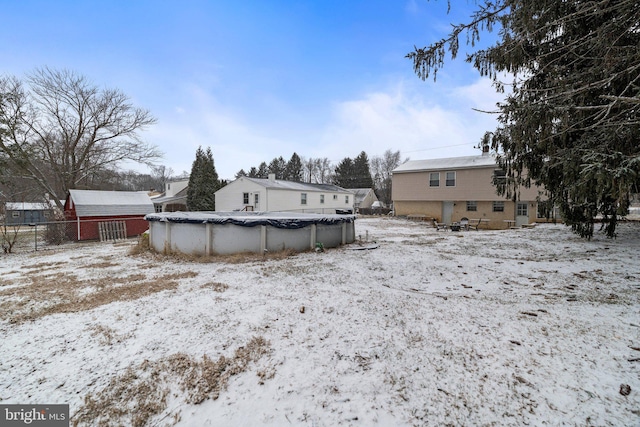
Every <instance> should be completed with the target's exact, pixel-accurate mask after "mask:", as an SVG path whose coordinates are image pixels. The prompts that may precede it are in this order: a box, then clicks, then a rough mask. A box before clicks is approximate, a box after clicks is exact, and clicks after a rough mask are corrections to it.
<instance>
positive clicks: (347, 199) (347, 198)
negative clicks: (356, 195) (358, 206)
mask: <svg viewBox="0 0 640 427" xmlns="http://www.w3.org/2000/svg"><path fill="white" fill-rule="evenodd" d="M344 202H345V203H346V204H347V205H348V204H349V196H344Z"/></svg>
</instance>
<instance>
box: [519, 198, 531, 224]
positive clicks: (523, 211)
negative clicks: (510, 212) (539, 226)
mask: <svg viewBox="0 0 640 427" xmlns="http://www.w3.org/2000/svg"><path fill="white" fill-rule="evenodd" d="M522 224H529V203H528V202H518V204H517V205H516V227H520V226H521V225H522Z"/></svg>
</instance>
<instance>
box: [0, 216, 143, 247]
mask: <svg viewBox="0 0 640 427" xmlns="http://www.w3.org/2000/svg"><path fill="white" fill-rule="evenodd" d="M132 219H136V220H138V221H139V220H140V219H142V218H128V220H132ZM86 224H92V225H93V226H94V227H95V228H96V230H98V231H97V233H96V238H93V239H89V240H92V241H110V242H113V241H118V240H124V239H127V238H128V237H127V227H126V221H123V220H118V221H110V220H104V219H100V220H80V221H78V220H73V221H64V220H61V221H51V222H38V223H31V224H0V244H1V245H2V252H0V254H2V253H4V254H8V253H24V252H38V251H46V250H51V249H57V248H64V247H65V246H70V245H69V243H75V242H77V235H78V231H79V229H80V227H81V226H83V225H86Z"/></svg>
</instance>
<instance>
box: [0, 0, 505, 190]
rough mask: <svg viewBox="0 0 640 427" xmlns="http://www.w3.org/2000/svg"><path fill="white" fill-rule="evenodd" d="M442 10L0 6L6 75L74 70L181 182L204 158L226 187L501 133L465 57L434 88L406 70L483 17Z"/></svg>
mask: <svg viewBox="0 0 640 427" xmlns="http://www.w3.org/2000/svg"><path fill="white" fill-rule="evenodd" d="M446 3H447V2H446V1H444V0H440V1H430V2H429V1H426V0H409V1H390V0H388V1H377V0H368V1H360V0H352V1H350V0H341V1H333V0H326V1H320V0H317V1H311V0H307V1H294V0H291V1H284V0H282V1H276V0H263V1H250V0H246V1H242V0H238V1H231V0H229V1H204V0H202V1H195V0H184V1H176V0H174V1H163V0H155V1H152V0H139V1H136V0H130V1H120V0H110V1H97V0H96V1H87V0H85V1H81V0H77V1H65V0H57V1H49V0H45V1H34V0H20V1H16V0H0V16H1V17H2V20H1V22H2V25H0V57H2V62H1V64H2V65H0V73H2V74H12V75H16V76H24V75H26V74H27V73H29V72H31V71H33V69H34V68H36V67H42V66H48V67H52V68H65V69H70V70H74V71H76V72H78V73H80V74H83V75H85V76H86V77H88V78H89V79H90V80H92V81H93V82H94V83H96V84H97V85H99V86H104V87H109V88H119V89H120V90H122V91H123V92H124V93H126V94H127V95H128V96H129V97H130V98H131V99H132V101H133V103H134V104H135V105H136V106H139V107H144V108H147V109H149V110H150V111H151V112H152V114H153V115H154V116H155V117H156V118H157V119H158V123H157V124H156V125H154V126H153V127H151V128H149V129H148V130H147V131H145V132H144V133H143V134H142V136H143V138H144V139H145V140H147V141H149V142H152V143H154V144H156V145H157V146H158V147H159V148H160V149H161V150H162V151H163V152H164V154H165V157H164V159H163V160H162V161H161V163H162V164H164V165H166V166H168V167H171V168H172V169H173V170H174V172H175V173H176V174H179V173H181V172H183V171H189V170H190V169H191V164H192V162H193V160H194V158H195V151H196V149H197V148H198V146H203V147H211V149H212V152H213V156H214V160H215V165H216V169H217V171H218V174H219V175H220V176H221V178H227V179H231V178H233V176H234V174H235V173H236V172H237V171H239V170H240V169H245V170H248V169H249V168H251V167H252V166H256V167H257V166H258V165H259V163H260V162H262V161H266V162H267V163H269V162H270V161H271V160H272V159H273V158H274V157H279V156H282V157H283V158H284V159H285V160H288V159H289V158H290V157H291V155H292V154H293V152H296V153H298V155H300V156H301V157H307V158H308V157H327V158H329V159H330V160H331V161H332V162H334V163H336V164H337V163H338V162H339V161H340V160H342V159H343V158H344V157H351V158H353V157H355V156H357V155H358V154H359V153H360V152H361V151H365V152H366V153H367V154H368V156H369V158H371V157H373V156H379V155H382V154H383V153H384V151H385V150H387V149H391V150H394V151H395V150H400V152H401V154H402V157H410V158H411V159H424V158H438V157H450V156H458V155H473V154H477V153H478V151H477V150H476V149H474V148H473V147H474V145H476V144H477V143H478V141H479V140H480V138H481V136H482V134H483V133H484V131H485V130H492V129H493V128H494V127H495V125H496V121H495V116H494V115H489V114H482V113H478V112H475V111H473V110H472V109H473V108H477V109H483V110H495V104H496V103H497V102H499V101H500V100H501V96H500V95H498V94H496V93H495V91H494V90H493V89H492V87H491V84H490V82H489V81H487V80H486V79H481V78H480V77H479V75H478V73H477V71H475V70H474V69H473V68H472V67H471V65H469V64H467V63H466V62H464V60H463V57H464V55H461V57H460V58H458V59H457V60H456V61H449V63H447V65H446V66H445V68H444V69H443V70H441V71H440V72H439V73H438V80H437V82H435V83H434V82H433V80H432V79H429V80H427V81H422V80H420V79H419V78H418V77H417V76H416V75H415V74H414V73H413V69H412V63H411V61H410V60H409V59H406V58H405V55H406V54H407V53H408V52H410V51H411V50H412V49H413V46H414V45H417V46H424V45H427V44H429V43H430V42H432V41H435V40H437V39H438V38H440V37H442V36H444V35H446V33H447V32H448V30H449V28H450V23H455V22H462V21H465V19H466V18H467V17H468V16H469V15H470V13H471V11H472V9H473V7H474V2H473V1H467V0H460V1H454V2H452V3H453V5H452V10H451V13H450V14H448V15H447V13H446V10H447V4H446ZM461 44H464V39H463V40H461ZM137 169H139V170H141V171H142V170H145V169H144V168H142V169H140V168H137Z"/></svg>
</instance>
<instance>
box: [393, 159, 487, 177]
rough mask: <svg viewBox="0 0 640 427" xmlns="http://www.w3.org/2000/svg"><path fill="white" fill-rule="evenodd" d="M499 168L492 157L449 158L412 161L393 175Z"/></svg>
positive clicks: (398, 168) (397, 169)
mask: <svg viewBox="0 0 640 427" xmlns="http://www.w3.org/2000/svg"><path fill="white" fill-rule="evenodd" d="M487 167H497V163H496V158H495V157H494V156H492V155H484V156H466V157H449V158H444V159H426V160H410V161H408V162H406V163H403V164H401V165H400V166H398V167H397V168H395V169H394V170H393V173H403V172H422V171H433V170H452V169H473V168H487Z"/></svg>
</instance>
